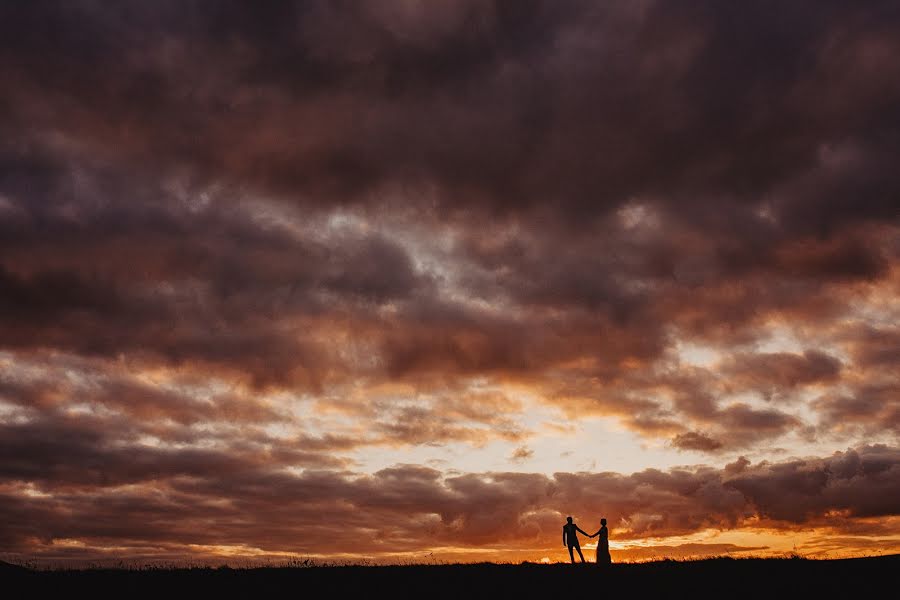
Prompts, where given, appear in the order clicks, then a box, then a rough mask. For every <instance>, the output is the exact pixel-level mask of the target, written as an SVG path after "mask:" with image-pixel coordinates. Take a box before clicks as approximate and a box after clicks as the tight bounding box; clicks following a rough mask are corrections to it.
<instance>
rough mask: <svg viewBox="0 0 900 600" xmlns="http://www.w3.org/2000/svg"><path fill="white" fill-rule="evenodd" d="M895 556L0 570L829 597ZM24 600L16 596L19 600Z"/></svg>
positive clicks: (68, 590) (359, 585)
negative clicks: (601, 563)
mask: <svg viewBox="0 0 900 600" xmlns="http://www.w3.org/2000/svg"><path fill="white" fill-rule="evenodd" d="M898 568H900V554H895V555H889V556H879V557H869V558H848V559H837V560H809V559H804V558H800V557H798V556H794V557H786V558H730V557H720V558H707V559H693V560H692V559H677V560H676V559H664V560H657V561H650V562H640V563H618V564H613V565H612V566H611V567H610V568H607V569H605V570H604V569H602V568H598V567H597V565H595V564H593V563H587V564H580V563H579V564H574V565H572V564H566V563H555V564H540V563H529V562H524V563H520V564H497V563H474V564H415V565H413V564H410V565H388V566H384V565H382V566H378V565H373V564H343V565H337V564H327V563H317V562H315V561H312V560H310V559H305V560H297V561H290V562H287V563H285V564H284V565H281V566H269V567H257V568H233V567H229V566H226V565H223V566H219V567H209V566H203V567H200V566H195V567H182V568H162V567H152V566H149V567H140V568H94V569H67V570H40V571H39V570H34V569H25V568H15V567H14V566H13V565H10V566H8V567H5V568H2V569H0V576H2V579H3V580H4V582H8V583H13V581H15V583H16V584H21V585H24V586H25V587H24V588H23V589H26V590H28V591H29V593H28V597H33V596H38V597H45V596H48V595H50V594H53V595H54V596H58V595H59V594H60V593H61V592H62V591H64V592H65V595H66V596H72V595H75V596H76V597H80V596H81V595H82V594H87V595H88V596H89V597H92V598H94V597H98V596H100V597H102V596H105V595H107V594H108V595H110V596H111V595H116V596H123V595H124V596H126V597H127V596H133V595H137V596H140V597H147V596H153V597H159V598H162V599H164V600H167V599H168V598H170V597H200V598H205V597H213V598H231V597H235V598H248V597H249V598H254V599H258V598H266V597H272V598H282V597H285V596H286V595H287V596H290V597H294V596H296V597H304V596H307V595H316V596H319V597H324V598H329V599H330V598H344V597H354V598H369V597H375V598H379V597H381V596H387V597H388V598H392V599H393V598H398V597H401V598H402V597H416V598H463V599H464V600H465V599H466V598H467V597H468V598H471V597H478V598H485V597H491V598H508V597H516V598H555V597H557V596H559V595H560V594H578V595H581V594H587V595H588V596H590V595H600V596H612V595H615V596H621V597H622V598H629V599H630V598H644V597H647V598H651V597H659V598H750V597H759V596H764V597H765V600H769V599H770V598H779V597H792V598H817V597H823V598H829V597H832V596H835V595H837V594H841V595H843V594H851V593H852V594H854V595H870V594H871V595H874V594H876V593H879V595H880V594H882V593H884V592H883V590H889V589H893V585H894V583H895V580H896V573H897V570H898ZM22 597H25V596H22Z"/></svg>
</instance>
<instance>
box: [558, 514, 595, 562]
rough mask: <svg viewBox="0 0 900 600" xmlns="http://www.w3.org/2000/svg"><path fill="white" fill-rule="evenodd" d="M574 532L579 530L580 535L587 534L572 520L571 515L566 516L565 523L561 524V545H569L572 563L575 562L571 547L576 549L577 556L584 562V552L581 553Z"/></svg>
mask: <svg viewBox="0 0 900 600" xmlns="http://www.w3.org/2000/svg"><path fill="white" fill-rule="evenodd" d="M576 532H580V533H581V535H589V534H588V533H586V532H584V531H581V528H580V527H579V526H578V525H576V524H575V523H573V522H572V517H566V524H565V525H563V546H568V547H569V558H571V559H572V562H573V563H574V562H575V554H574V553H573V552H572V548H575V549H576V550H578V556H580V557H581V562H584V554H582V553H581V544H579V543H578V534H577V533H576Z"/></svg>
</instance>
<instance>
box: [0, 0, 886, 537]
mask: <svg viewBox="0 0 900 600" xmlns="http://www.w3.org/2000/svg"><path fill="white" fill-rule="evenodd" d="M898 22H900V14H898V9H897V7H896V5H895V4H894V3H891V2H883V3H882V2H873V3H866V5H865V6H862V5H848V4H846V3H830V2H826V3H822V2H815V3H804V2H800V3H795V4H792V5H791V6H789V7H785V6H783V5H782V4H780V3H768V2H762V3H753V4H752V5H747V6H724V5H720V4H719V3H715V2H700V3H694V4H692V5H691V6H690V7H688V6H682V5H677V6H676V5H671V4H667V3H657V2H612V3H603V4H602V5H597V4H595V3H581V2H573V3H565V4H559V3H553V2H480V1H472V2H428V3H382V2H366V3H362V4H356V3H351V4H345V3H340V2H338V3H335V2H307V3H297V4H293V3H279V4H277V5H272V6H253V7H249V6H247V5H245V4H243V3H231V2H221V3H216V4H215V5H206V4H202V3H197V4H187V5H185V4H184V3H168V2H155V3H152V4H147V3H140V2H125V3H121V4H118V5H116V6H112V7H103V8H101V7H98V6H96V5H94V4H92V3H75V4H73V3H67V2H66V3H58V2H31V3H26V4H23V3H12V4H10V5H7V6H3V7H0V87H2V89H4V90H5V93H4V95H3V98H2V99H0V115H2V116H0V459H2V460H0V464H2V473H0V486H2V489H4V490H5V491H4V495H3V498H2V499H0V510H3V511H6V512H7V513H8V515H9V519H3V520H2V521H0V522H8V523H13V524H14V523H25V524H24V525H9V526H8V529H7V530H6V531H4V532H3V533H2V535H0V542H5V543H0V545H3V546H6V547H15V548H18V549H20V550H23V551H24V550H27V547H28V544H37V545H39V544H41V543H44V542H45V541H46V540H49V539H51V538H65V539H69V538H71V539H91V540H93V541H92V542H91V543H92V544H94V546H97V547H99V546H101V545H103V544H107V545H110V546H114V545H116V544H120V543H121V544H132V543H133V544H136V546H135V548H134V549H133V551H134V553H139V552H142V551H143V550H139V549H137V546H140V545H141V544H144V543H145V542H148V541H149V540H155V542H154V543H159V544H163V545H165V544H173V545H176V546H178V545H183V544H187V543H196V544H209V545H215V544H228V543H230V542H229V540H237V542H235V543H239V544H250V545H256V546H259V547H265V548H267V549H292V550H294V551H302V552H311V551H312V549H311V548H312V544H313V543H315V544H318V543H320V541H321V540H327V539H334V540H335V544H336V545H341V544H346V543H349V542H347V541H346V540H349V539H350V537H347V538H346V539H345V538H340V539H338V538H328V537H327V536H325V535H324V534H323V532H324V531H325V528H326V526H325V525H322V524H319V521H318V520H317V518H320V516H321V513H320V512H319V511H323V510H326V509H327V510H328V511H337V512H339V514H340V515H341V517H340V518H346V519H348V520H349V521H350V522H349V523H348V532H353V534H352V535H361V534H362V533H363V532H369V531H370V530H369V529H367V527H370V528H371V527H372V526H371V525H369V526H366V525H365V524H364V523H365V522H370V523H372V522H377V523H383V524H384V525H383V528H382V529H379V530H378V531H377V535H373V534H371V532H370V533H367V534H365V535H366V536H367V539H373V540H376V541H377V543H376V542H373V545H372V546H371V547H366V551H367V552H372V553H375V552H381V551H383V552H392V551H399V550H400V549H403V548H407V547H410V546H416V544H417V543H419V542H418V541H417V540H421V539H423V538H429V539H431V540H432V541H431V542H429V543H441V544H448V545H455V546H460V547H463V546H469V545H471V546H473V547H475V546H483V545H485V544H491V543H493V542H494V541H496V540H497V539H498V537H497V536H500V539H506V538H504V537H503V536H502V535H501V534H500V533H499V532H496V531H494V530H492V529H491V528H492V527H495V526H496V525H495V524H494V523H495V521H496V520H499V521H501V522H502V521H504V520H505V519H507V517H505V516H503V515H516V518H517V519H518V521H517V523H519V525H518V527H517V528H514V529H513V531H514V532H515V533H514V534H510V535H512V537H511V538H509V540H510V541H511V543H512V542H514V543H516V544H527V543H531V544H535V546H534V547H543V546H540V544H543V543H544V542H543V541H540V542H537V541H534V540H538V538H540V539H541V540H543V538H542V537H541V536H545V535H550V536H551V537H552V536H553V535H555V533H553V532H550V530H551V529H553V528H554V527H556V525H555V523H556V521H557V520H558V518H559V515H560V514H562V513H567V512H577V511H575V508H578V509H579V510H581V511H584V514H593V511H595V510H597V507H598V506H600V507H602V508H603V510H605V511H608V515H609V516H610V517H611V518H614V519H616V523H618V525H617V527H618V529H619V532H620V533H621V534H622V535H623V536H625V539H634V540H637V539H640V537H641V536H654V535H661V536H664V535H685V534H688V533H690V532H691V531H696V530H698V529H700V528H703V527H713V528H729V527H737V528H740V527H742V526H744V525H743V524H744V523H746V522H747V519H751V518H755V519H758V520H759V522H763V523H767V524H768V523H776V525H773V526H774V527H782V525H780V524H778V523H790V524H791V526H800V525H803V524H805V523H813V524H814V525H812V526H815V527H826V526H827V527H832V526H833V525H832V522H831V521H828V520H827V519H826V516H827V515H829V514H832V513H833V514H835V515H837V514H840V515H844V517H845V518H846V519H848V520H849V521H852V522H854V523H855V522H860V523H863V522H864V523H869V522H870V521H868V520H869V519H873V518H885V519H888V518H890V517H896V516H897V514H898V512H900V508H898V507H897V506H885V505H884V504H883V502H884V498H890V497H892V496H890V495H889V494H887V495H886V493H887V491H889V490H894V492H896V481H895V480H896V477H895V476H894V475H895V470H896V467H895V466H894V465H895V463H896V457H895V455H894V454H893V452H894V450H892V448H896V447H897V445H898V444H900V395H898V393H897V390H898V389H900V380H898V375H897V364H898V358H900V357H898V354H897V348H898V347H900V343H898V342H900V329H898V327H897V325H896V323H898V322H900V305H898V302H897V298H898V297H900V294H898V292H900V267H898V264H900V263H898V257H900V212H898V210H897V206H898V195H900V176H898V174H897V170H896V168H895V167H894V164H895V163H896V156H898V154H900V152H898V151H900V116H898V113H897V110H896V106H897V105H898V102H900V83H898V82H900V59H898V57H900V41H898V37H897V36H896V28H897V24H898ZM547 414H552V415H555V417H553V418H555V419H557V421H555V422H556V423H557V424H558V422H559V420H560V419H567V420H568V421H569V424H570V425H569V426H575V427H577V426H579V424H581V423H585V422H588V421H590V420H592V419H599V418H605V419H610V420H611V422H612V423H614V424H615V426H616V427H619V428H621V429H623V430H624V431H626V432H628V434H629V435H631V436H633V437H634V438H635V439H637V440H639V442H640V443H644V444H648V445H651V446H654V447H661V448H665V449H666V451H667V452H670V453H683V455H684V456H685V462H689V460H695V459H698V457H699V458H700V459H702V460H704V461H706V463H707V464H717V465H718V467H709V468H701V467H696V468H691V469H688V470H687V471H684V474H683V477H685V478H686V479H687V480H689V481H691V482H693V483H690V484H688V483H685V484H684V485H686V486H688V488H690V486H692V485H696V486H697V487H696V488H691V489H694V490H695V491H694V492H691V493H690V494H689V493H687V492H684V491H683V490H684V489H687V488H678V490H676V491H672V489H670V486H671V485H674V484H672V483H671V481H674V480H676V479H678V478H679V477H682V475H680V474H679V473H681V472H680V471H678V472H665V471H660V472H659V473H658V477H659V478H660V479H659V481H657V480H656V479H654V478H655V477H657V475H654V473H656V472H655V471H652V470H636V472H635V473H634V474H630V475H629V474H622V475H615V474H611V473H600V474H594V475H590V474H586V473H571V474H565V473H557V474H555V475H551V474H550V473H532V474H528V473H522V474H519V475H514V474H502V473H492V474H490V475H489V474H487V473H486V472H484V471H485V470H484V469H482V470H479V469H473V468H471V465H466V466H465V468H462V467H461V464H452V463H450V464H446V465H444V466H442V467H441V470H435V469H433V468H431V467H428V466H426V465H424V464H408V461H407V460H403V453H404V452H406V451H409V452H410V453H412V454H411V456H415V454H414V453H415V451H416V450H417V449H421V448H423V447H447V448H451V449H454V451H456V450H455V449H459V448H488V447H490V445H491V444H499V445H501V446H502V449H501V450H498V451H497V452H498V456H501V457H504V458H505V459H506V460H508V461H509V463H510V464H511V465H515V466H517V467H518V468H520V469H525V470H527V467H528V465H529V463H530V462H531V461H534V460H538V459H540V458H541V451H540V450H539V449H538V448H539V447H540V446H539V443H538V442H539V441H540V437H541V435H543V434H542V432H543V431H546V427H548V426H550V425H551V423H550V422H549V421H548V422H540V421H541V420H542V419H544V418H545V417H544V415H547ZM538 415H541V416H538ZM878 444H882V445H878ZM801 447H802V448H804V449H810V448H812V449H814V452H813V453H814V454H816V455H818V456H820V457H821V458H819V459H816V460H814V461H813V462H812V463H808V462H804V463H796V462H777V461H783V460H785V458H784V456H783V455H776V454H775V452H776V451H777V450H783V451H784V452H787V453H792V454H793V455H799V454H803V453H800V452H799V451H798V450H797V449H799V448H801ZM835 448H841V449H846V448H857V450H853V451H850V450H848V451H847V452H845V453H844V454H841V455H838V456H832V455H831V452H832V451H833V450H834V449H835ZM770 450H771V452H770ZM377 452H396V453H397V455H398V459H399V460H397V462H398V463H405V464H407V466H398V467H396V469H395V470H391V469H388V470H381V471H378V472H377V473H375V474H372V473H367V472H366V471H365V469H364V468H363V467H364V466H365V465H363V464H362V462H364V460H363V459H362V458H361V457H363V456H366V455H367V454H371V453H377ZM461 452H462V451H461V450H460V453H461ZM805 453H806V454H808V452H805ZM742 454H743V455H747V456H752V457H753V458H754V460H757V461H758V460H759V459H765V458H768V459H769V460H771V461H776V462H770V463H766V464H765V465H762V464H761V463H759V462H755V463H753V464H754V465H756V466H754V467H752V468H750V467H747V468H748V469H749V470H748V471H747V472H746V473H743V474H741V473H737V472H730V471H729V468H730V469H731V470H732V471H735V469H738V467H739V466H740V465H742V464H743V463H730V466H729V467H725V466H724V464H725V463H726V462H727V461H730V460H733V459H735V458H736V457H737V456H739V455H742ZM854 456H855V457H856V459H851V457H854ZM689 457H690V458H689ZM852 460H857V461H858V464H857V467H854V468H856V469H857V471H853V473H855V474H854V475H852V476H848V477H845V478H841V477H840V476H837V475H834V474H833V473H832V471H829V470H828V469H831V468H832V467H831V466H829V467H828V468H827V469H826V467H824V466H822V465H833V466H834V468H835V469H836V468H838V466H839V465H844V464H845V463H849V462H850V461H852ZM879 461H881V462H879ZM809 464H813V465H818V466H815V467H808V466H802V467H801V466H798V465H809ZM779 465H780V466H779ZM792 465H794V466H792ZM873 465H881V466H873ZM885 465H887V466H885ZM652 466H653V465H642V469H643V467H652ZM807 468H811V469H813V471H815V469H819V471H815V472H821V473H824V475H816V474H815V473H813V472H810V473H808V474H805V475H803V477H808V479H807V480H804V481H806V483H797V482H798V481H800V480H801V479H802V477H801V476H800V472H801V471H802V472H803V473H806V471H805V470H804V469H807ZM846 468H847V469H851V467H850V466H847V467H846ZM792 469H793V470H792ZM879 469H880V470H879ZM851 470H852V469H851ZM848 472H849V471H848ZM641 477H643V478H645V479H647V480H648V481H649V480H653V481H652V483H647V484H640V485H639V484H638V483H636V482H637V481H638V479H635V478H641ZM705 477H708V478H709V480H708V481H707V480H706V479H704V478H705ZM780 477H784V478H786V479H785V480H784V481H782V480H781V479H779V478H780ZM822 477H824V480H823V479H822ZM569 478H571V479H572V482H573V483H571V486H572V487H571V490H575V489H593V488H596V489H621V493H618V492H617V493H615V494H612V495H610V496H602V495H601V496H597V497H588V496H586V497H585V498H587V499H586V500H584V501H583V503H582V504H579V502H582V500H577V499H575V498H581V497H582V496H580V495H577V494H575V492H574V491H572V492H571V494H569V493H568V492H567V493H565V494H562V497H563V498H565V501H562V500H553V501H549V500H546V499H545V497H547V498H549V497H553V498H557V496H547V494H548V492H547V490H549V489H550V488H553V489H570V488H566V485H569V484H568V483H566V482H567V481H569ZM592 478H599V479H597V481H594V479H592ZM892 478H893V479H892ZM845 480H846V481H845ZM892 480H893V481H894V483H891V481H892ZM667 482H669V483H667ZM848 482H851V483H848ZM641 485H647V486H649V487H647V488H646V494H647V495H646V496H643V495H642V494H644V491H641V490H643V489H644V488H641ZM707 485H708V486H709V488H708V492H702V493H701V496H700V497H699V500H698V499H697V497H696V496H692V495H691V494H697V493H700V492H697V491H696V490H707V487H705V486H707ZM392 486H394V487H392ZM655 486H660V487H655ZM667 486H669V487H667ZM783 486H787V488H785V487H783ZM791 486H795V487H791ZM804 486H808V487H804ZM891 486H894V487H893V488H892V487H891ZM788 488H789V489H790V490H794V489H795V488H796V490H798V491H796V493H795V492H793V491H791V492H790V493H788V492H787V491H786V490H787V489H788ZM392 489H395V491H394V492H392V491H391V490H392ZM803 490H807V491H803ZM598 493H600V492H598ZM604 493H605V492H604ZM706 493H708V494H709V497H707V496H704V495H703V494H706ZM573 494H575V495H574V496H573ZM671 494H674V495H671ZM893 497H897V494H896V493H894V496H893ZM512 498H515V499H516V500H515V501H513V500H512ZM684 498H693V499H695V500H697V501H698V502H699V504H698V505H697V506H696V507H695V508H696V512H694V509H689V508H688V507H687V506H686V504H685V502H687V501H686V500H684ZM557 502H558V503H557ZM565 502H569V504H568V505H567V504H565ZM783 502H786V503H787V504H786V505H782V503H783ZM573 503H574V504H573ZM670 503H672V504H671V505H670ZM880 503H881V504H880ZM491 506H496V507H497V508H496V510H495V509H493V508H490V507H491ZM141 507H143V508H141ZM165 507H168V508H165ZM501 507H502V508H501ZM344 508H347V511H348V512H346V514H345V513H344V512H343V511H344ZM351 509H352V510H351ZM167 510H171V511H172V512H171V514H169V513H167ZM28 511H36V512H28ZM91 511H96V512H91ZM142 511H146V512H142ZM467 511H468V512H467ZM497 511H500V512H497ZM829 511H832V513H829ZM835 511H836V512H835ZM242 512H243V513H244V514H250V515H259V517H258V518H254V519H250V520H249V521H247V522H244V521H242V520H241V518H239V517H238V516H237V515H239V514H241V513H242ZM63 514H68V515H80V516H79V518H78V519H75V518H74V517H72V520H73V521H76V522H77V523H78V525H77V526H76V525H72V524H71V523H70V522H69V520H68V519H63V518H62V517H61V516H60V515H63ZM167 514H168V516H166V515H167ZM704 514H708V515H710V517H709V522H706V521H704V520H703V518H701V517H700V516H699V515H704ZM16 515H19V516H18V517H17V516H16ZM203 515H207V516H203ZM262 515H267V516H271V521H270V522H268V523H267V522H266V521H265V520H264V519H263V517H262ZM288 515H293V516H292V518H291V519H289V518H288ZM304 515H307V516H304ZM316 515H319V517H316ZM528 515H532V516H528ZM145 516H146V517H147V518H144V517H145ZM26 517H27V518H26ZM151 517H152V518H151ZM176 517H177V518H176ZM658 517H660V518H658ZM170 518H171V519H172V522H173V523H174V522H176V521H177V526H176V525H174V524H172V523H169V524H168V525H166V524H164V523H166V522H168V521H169V519H170ZM23 519H24V520H23ZM292 519H293V520H292ZM213 521H214V522H215V523H216V524H215V525H213V524H211V523H213ZM38 522H41V523H46V524H47V525H46V528H45V529H40V528H37V526H36V525H28V524H27V523H38ZM890 522H891V523H892V522H893V521H890ZM290 523H293V525H291V524H290ZM551 523H553V524H554V525H553V527H550V524H551ZM104 524H107V525H104ZM92 527H93V529H91V528H92ZM132 527H134V528H135V529H134V530H131V529H129V528H132ZM835 527H836V528H837V529H841V528H842V527H844V525H841V526H835ZM847 527H849V525H848V526H847ZM119 528H121V530H120V529H119ZM179 528H181V529H179ZM373 531H374V529H373ZM252 532H256V533H252ZM892 533H896V531H895V530H894V531H892ZM191 535H195V536H197V538H196V540H195V541H194V542H190V541H189V540H190V536H191ZM350 535H351V534H350V533H348V536H350ZM503 535H506V534H503ZM873 535H874V534H873ZM529 536H531V537H529ZM296 538H306V539H308V540H311V541H310V542H309V544H310V545H305V544H306V542H302V541H297V539H296ZM29 540H30V541H29ZM41 540H43V541H44V542H41ZM527 540H532V541H530V542H529V541H527ZM37 545H36V546H34V547H35V548H37V547H38V546H37ZM179 547H180V546H179ZM523 547H524V546H523ZM323 551H325V552H329V551H335V552H337V551H338V550H337V549H325V550H323Z"/></svg>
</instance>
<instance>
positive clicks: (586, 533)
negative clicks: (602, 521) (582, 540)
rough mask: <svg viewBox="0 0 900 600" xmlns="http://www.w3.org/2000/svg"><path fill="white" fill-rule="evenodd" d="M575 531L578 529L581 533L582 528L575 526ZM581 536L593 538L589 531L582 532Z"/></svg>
mask: <svg viewBox="0 0 900 600" xmlns="http://www.w3.org/2000/svg"><path fill="white" fill-rule="evenodd" d="M575 529H577V530H578V531H581V527H579V526H578V525H576V526H575ZM581 535H586V536H588V537H591V535H590V534H589V533H588V532H587V531H581Z"/></svg>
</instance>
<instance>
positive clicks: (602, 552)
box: [591, 519, 612, 566]
mask: <svg viewBox="0 0 900 600" xmlns="http://www.w3.org/2000/svg"><path fill="white" fill-rule="evenodd" d="M591 537H597V565H600V566H603V565H610V564H612V557H611V556H610V555H609V529H607V528H606V519H600V529H598V530H597V533H595V534H594V535H592V536H591Z"/></svg>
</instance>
